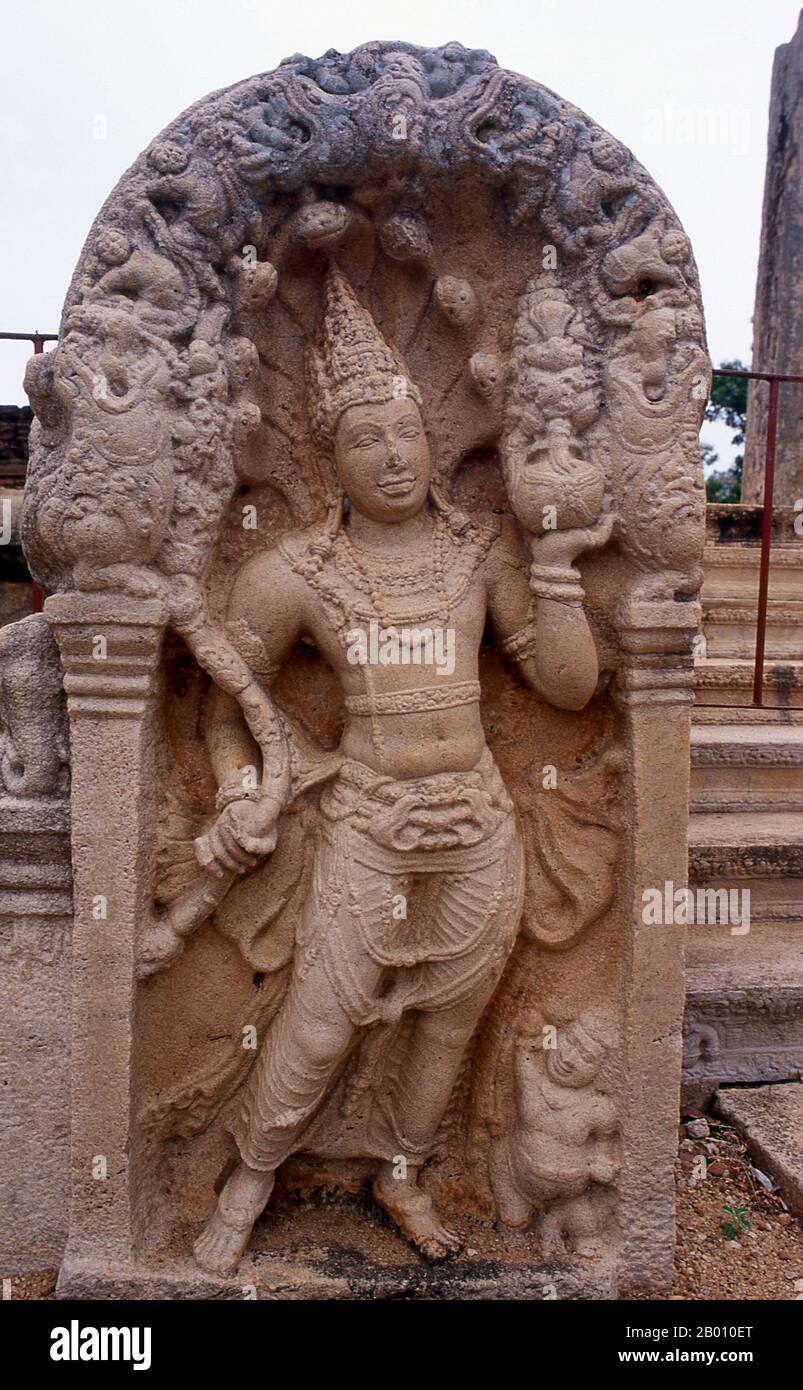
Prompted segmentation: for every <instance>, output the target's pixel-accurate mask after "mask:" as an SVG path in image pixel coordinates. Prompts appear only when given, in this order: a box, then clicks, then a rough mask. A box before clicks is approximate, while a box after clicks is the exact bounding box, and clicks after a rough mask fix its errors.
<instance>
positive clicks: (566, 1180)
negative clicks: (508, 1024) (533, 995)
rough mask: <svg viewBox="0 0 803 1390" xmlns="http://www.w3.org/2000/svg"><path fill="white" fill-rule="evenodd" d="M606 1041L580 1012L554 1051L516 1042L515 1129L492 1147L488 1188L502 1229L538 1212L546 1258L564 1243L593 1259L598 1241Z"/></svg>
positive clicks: (612, 1170)
mask: <svg viewBox="0 0 803 1390" xmlns="http://www.w3.org/2000/svg"><path fill="white" fill-rule="evenodd" d="M614 1039H615V1028H614V1026H613V1022H612V1020H611V1019H609V1018H607V1019H606V1018H605V1017H604V1015H602V1014H595V1013H592V1012H589V1013H586V1014H583V1015H582V1016H581V1017H580V1018H579V1019H576V1020H575V1021H574V1022H572V1023H570V1024H569V1025H568V1027H566V1028H564V1029H562V1030H560V1033H559V1035H558V1041H557V1045H556V1046H554V1047H551V1048H550V1047H547V1046H546V1039H545V1037H544V1036H543V1035H541V1036H535V1037H526V1036H520V1037H519V1038H518V1039H517V1041H516V1047H515V1051H514V1063H513V1073H514V1089H515V1096H516V1122H515V1128H514V1129H513V1130H511V1131H509V1132H508V1133H505V1134H502V1135H501V1136H500V1137H499V1138H498V1139H496V1140H495V1141H494V1144H493V1147H492V1151H491V1184H492V1186H493V1191H494V1196H495V1198H496V1203H497V1209H498V1211H499V1216H500V1219H501V1220H502V1221H503V1222H504V1224H505V1225H506V1226H508V1227H510V1228H511V1229H512V1230H516V1229H520V1228H522V1227H526V1226H527V1225H528V1223H529V1221H530V1219H531V1216H532V1213H533V1210H534V1209H536V1210H537V1211H539V1212H540V1221H539V1235H540V1241H541V1249H542V1253H543V1254H544V1255H546V1256H553V1257H554V1256H560V1255H561V1254H562V1253H563V1248H564V1237H568V1238H569V1239H570V1240H571V1241H572V1242H573V1245H574V1249H575V1250H576V1251H577V1253H578V1254H585V1255H593V1254H596V1253H599V1240H598V1237H599V1233H600V1231H601V1230H602V1229H603V1228H604V1227H605V1226H606V1225H607V1224H608V1223H609V1218H610V1208H611V1202H610V1193H609V1191H608V1189H609V1188H610V1186H611V1184H612V1183H613V1181H614V1179H615V1178H616V1175H617V1173H618V1171H619V1160H618V1155H617V1150H616V1137H617V1130H618V1122H617V1112H616V1105H615V1103H614V1101H613V1100H612V1099H611V1096H610V1095H608V1094H606V1093H605V1092H603V1091H601V1090H599V1089H598V1084H599V1080H600V1073H601V1072H602V1071H603V1069H604V1068H605V1065H606V1063H607V1062H608V1054H609V1053H610V1051H611V1049H612V1048H613V1046H614V1045H615V1043H614ZM608 1085H609V1086H610V1079H609V1081H608Z"/></svg>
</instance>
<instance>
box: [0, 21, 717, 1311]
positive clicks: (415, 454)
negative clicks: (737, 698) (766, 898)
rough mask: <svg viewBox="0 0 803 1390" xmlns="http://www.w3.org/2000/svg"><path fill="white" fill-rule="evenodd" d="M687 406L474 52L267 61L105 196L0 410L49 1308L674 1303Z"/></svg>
mask: <svg viewBox="0 0 803 1390" xmlns="http://www.w3.org/2000/svg"><path fill="white" fill-rule="evenodd" d="M708 381H709V368H708V359H707V354H706V349H705V338H704V329H703V317H702V310H701V305H700V292H699V284H698V278H697V271H696V268H695V264H694V259H693V256H692V252H691V248H690V245H689V242H688V239H687V238H686V236H685V235H684V233H683V230H682V228H681V227H680V226H679V224H678V221H677V218H676V217H675V214H674V213H673V211H672V209H671V208H670V206H669V205H668V203H667V201H666V199H665V197H664V196H663V194H662V193H661V191H660V190H659V189H658V188H657V187H656V185H655V183H654V182H653V180H652V179H651V178H650V176H649V174H648V173H647V172H646V171H645V170H644V169H643V168H642V167H641V165H640V164H638V162H637V161H636V160H635V159H634V158H633V156H632V154H631V153H630V152H629V151H628V150H627V149H625V148H624V147H623V146H622V145H621V144H620V143H619V142H618V141H617V140H616V139H614V138H613V137H612V136H610V135H609V134H607V133H606V132H605V131H604V130H602V129H601V128H600V127H599V126H597V125H596V124H595V122H594V121H593V120H591V119H590V118H588V117H587V116H585V115H583V113H582V112H580V111H578V110H577V109H576V108H575V107H573V106H571V105H570V104H569V103H568V102H566V101H564V100H562V99H561V98H559V97H557V96H555V94H554V93H552V92H549V91H547V90H546V89H545V88H543V87H541V86H539V85H538V84H537V83H535V82H533V81H531V80H529V79H528V78H525V77H521V76H519V75H517V74H515V73H509V72H506V71H504V70H503V69H500V68H499V67H498V66H497V64H496V62H495V61H494V60H493V59H492V58H491V57H490V56H489V55H488V54H487V53H486V52H484V51H480V50H467V49H464V48H462V47H461V46H460V45H459V44H449V45H447V46H446V47H445V48H442V49H420V48H416V47H414V46H413V45H410V44H391V43H386V42H379V43H371V44H367V45H365V46H363V47H362V48H360V49H358V50H356V51H355V52H354V53H351V54H346V55H341V54H337V53H335V52H329V53H328V54H327V55H325V56H324V57H323V58H321V59H318V60H312V59H309V58H304V57H300V56H298V55H296V56H295V57H293V58H291V59H289V60H287V61H286V62H285V63H283V64H282V65H281V66H280V67H279V68H278V69H277V70H276V71H275V72H272V73H266V74H263V75H261V76H258V77H253V78H249V79H247V80H246V81H244V82H241V83H239V84H237V85H235V86H234V87H231V88H229V89H228V90H226V91H223V92H218V93H216V94H214V95H212V96H210V97H207V98H205V99H204V100H203V101H200V102H198V103H197V104H196V105H195V106H193V107H192V108H190V110H188V111H186V112H184V113H183V114H182V115H181V116H179V117H178V118H177V119H176V120H175V121H174V122H173V123H172V124H171V125H170V126H169V127H168V128H167V129H166V130H165V131H164V132H163V133H162V134H161V135H159V136H158V137H157V138H156V139H155V140H154V141H153V143H152V144H151V145H150V146H149V147H148V148H147V150H146V151H145V152H144V153H143V154H142V155H141V156H140V158H139V159H138V160H137V161H136V163H135V164H134V165H133V167H132V168H131V169H130V170H129V171H128V173H127V174H125V176H124V177H123V179H122V180H121V182H120V183H119V185H118V186H117V188H116V189H115V190H114V192H113V193H112V194H111V196H110V198H109V199H108V200H107V202H106V203H105V204H104V207H103V209H102V211H101V212H100V214H99V216H98V218H97V221H96V222H95V224H94V226H93V227H92V229H91V231H90V234H89V237H88V240H87V243H86V246H85V248H84V250H83V252H82V254H81V257H80V260H79V263H78V266H77V268H76V272H75V276H74V278H73V281H72V284H71V286H70V290H69V293H68V296H67V301H66V304H65V308H64V315H63V319H62V323H61V333H60V338H59V344H58V348H57V349H56V350H55V351H54V352H52V353H48V354H46V355H44V356H41V357H38V358H36V359H34V361H33V362H32V363H31V364H30V367H29V370H28V375H27V385H28V391H29V394H30V398H31V402H32V404H33V407H34V411H35V415H36V420H35V423H34V425H33V428H32V434H31V464H30V471H29V476H28V483H27V488H26V500H25V506H24V512H23V518H22V534H23V542H24V545H25V550H26V554H27V557H28V560H29V563H30V565H31V569H32V572H33V573H34V574H35V576H36V578H37V580H38V582H39V583H40V584H41V585H42V587H43V588H44V590H45V592H46V593H47V595H48V597H47V600H46V603H45V610H44V611H45V620H46V622H47V624H48V625H49V629H50V631H51V632H52V634H53V638H54V640H55V643H56V644H57V647H58V651H59V654H60V660H61V669H62V673H63V691H64V697H65V698H66V708H67V717H68V720H69V774H70V784H69V823H70V828H71V875H70V876H71V886H72V899H73V934H72V947H71V949H72V967H73V969H72V979H73V987H72V1025H71V1029H72V1031H71V1058H70V1071H71V1112H70V1127H71V1170H70V1192H71V1198H70V1214H69V1232H68V1239H67V1246H66V1252H65V1255H64V1259H63V1262H62V1266H61V1274H60V1280H59V1292H60V1293H61V1294H62V1295H63V1296H76V1297H101V1298H106V1297H116V1296H122V1295H134V1296H139V1297H153V1296H156V1297H174V1296H175V1297H192V1296H197V1297H208V1296H220V1297H232V1298H239V1297H242V1296H243V1288H244V1287H245V1286H247V1287H248V1288H249V1289H252V1290H254V1291H255V1292H256V1295H257V1296H259V1297H265V1298H282V1297H288V1298H289V1297H321V1296H336V1297H343V1298H354V1297H356V1298H359V1297H369V1296H370V1297H375V1296H378V1295H379V1296H385V1295H388V1296H390V1295H395V1294H398V1293H400V1292H402V1291H404V1290H412V1291H413V1292H414V1293H415V1292H420V1293H422V1294H425V1295H427V1296H432V1295H433V1294H435V1295H438V1294H444V1293H449V1292H452V1293H457V1295H458V1296H460V1297H475V1296H482V1297H487V1296H489V1294H490V1295H491V1296H506V1297H522V1298H545V1297H553V1296H554V1297H574V1298H591V1297H594V1298H606V1297H613V1296H618V1295H621V1294H623V1293H625V1292H628V1291H640V1292H649V1291H658V1290H665V1289H666V1288H667V1287H668V1286H669V1284H670V1281H671V1273H672V1254H673V1242H674V1211H673V1192H674V1183H673V1160H674V1157H675V1149H676V1124H677V1113H678V1100H679V1086H680V1066H681V1024H682V1016H683V994H684V980H683V936H684V928H683V926H682V925H679V924H678V922H677V920H676V919H675V917H674V916H673V915H672V914H671V913H670V919H668V920H667V921H666V922H663V921H656V919H655V917H654V915H653V916H649V917H648V916H647V915H646V914H645V912H644V902H645V897H649V898H650V899H655V898H656V896H657V895H658V894H660V895H661V900H663V899H664V897H666V900H667V901H670V902H671V901H672V895H673V893H675V892H676V891H677V889H678V888H680V887H682V886H683V885H684V884H685V881H686V822H687V801H688V779H689V710H690V705H691V700H692V657H691V649H692V642H693V639H694V636H695V633H696V631H697V627H698V624H699V617H700V610H699V605H698V602H697V596H698V593H699V588H700V584H701V580H702V569H701V558H702V551H703V540H704V495H703V486H702V478H701V471H700V462H699V450H698V446H697V435H698V430H699V425H700V419H701V415H702V411H703V408H704V405H705V401H706V398H707V394H708ZM31 640H32V641H33V633H31ZM37 640H38V639H37ZM15 641H17V646H21V647H22V648H23V649H24V648H25V645H26V638H25V636H24V634H23V635H22V636H20V637H19V639H15ZM15 650H16V648H15ZM23 655H24V652H23ZM22 659H23V658H22V657H19V655H16V656H14V657H13V658H12V664H11V667H10V669H11V671H12V685H13V672H14V671H15V670H16V669H17V668H16V666H15V665H14V663H15V662H18V661H20V660H22ZM36 717H37V716H36V713H35V701H32V702H31V713H30V719H31V720H35V719H36ZM14 719H15V720H16V725H15V728H16V729H17V733H16V734H14V733H13V731H12V742H11V745H10V747H11V752H10V754H9V766H10V767H11V768H12V772H13V770H14V768H15V767H16V763H15V762H14V759H15V757H16V758H17V762H18V761H19V756H18V755H17V754H16V753H15V752H14V748H16V747H17V746H18V744H20V745H21V744H22V743H24V741H25V729H26V714H25V710H24V709H21V708H20V706H19V702H18V703H17V705H16V706H15V714H14ZM57 772H58V769H54V770H53V775H56V773H57ZM50 794H51V792H50V790H49V789H48V787H46V786H45V787H43V789H42V791H41V795H42V796H43V797H44V796H46V795H50ZM36 795H40V793H39V792H36ZM44 815H45V810H44V803H43V804H42V816H43V817H44ZM656 890H657V892H656ZM3 911H5V907H4V908H3ZM35 987H36V988H44V984H43V977H40V978H39V979H37V980H36V985H35ZM26 1180H27V1179H26V1177H25V1175H24V1174H22V1175H21V1177H20V1181H21V1182H22V1183H23V1184H24V1182H25V1181H26ZM321 1196H325V1197H326V1198H327V1201H326V1202H325V1203H324V1204H323V1205H321V1204H320V1203H319V1202H318V1200H317V1199H319V1198H320V1197H321Z"/></svg>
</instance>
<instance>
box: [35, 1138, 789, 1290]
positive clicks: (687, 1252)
mask: <svg viewBox="0 0 803 1390" xmlns="http://www.w3.org/2000/svg"><path fill="white" fill-rule="evenodd" d="M691 1119H692V1121H694V1120H695V1119H697V1120H698V1121H699V1120H701V1119H703V1117H702V1116H699V1115H695V1114H694V1112H692V1115H691ZM704 1127H707V1129H708V1134H707V1135H705V1136H703V1137H701V1138H696V1139H692V1138H690V1137H689V1136H688V1133H687V1130H686V1127H685V1126H681V1129H680V1146H679V1150H678V1163H677V1170H676V1176H677V1184H678V1185H677V1221H678V1240H677V1249H676V1254H675V1280H674V1284H673V1286H672V1292H671V1294H669V1295H666V1297H668V1298H671V1299H693V1300H695V1301H697V1300H702V1301H705V1300H706V1299H746V1298H748V1299H749V1298H755V1299H768V1300H780V1299H790V1298H792V1299H801V1300H803V1227H801V1224H800V1222H799V1221H797V1220H796V1219H795V1218H794V1217H793V1216H791V1215H790V1213H789V1212H788V1211H787V1210H786V1209H785V1207H784V1204H783V1202H782V1201H781V1199H780V1198H779V1197H778V1196H777V1194H776V1193H774V1192H772V1191H768V1190H767V1189H766V1188H765V1187H764V1186H763V1185H762V1182H761V1181H760V1179H759V1178H758V1177H757V1176H756V1171H757V1170H756V1169H754V1168H753V1167H752V1166H751V1163H750V1157H749V1155H748V1153H747V1150H746V1148H745V1145H744V1142H743V1141H742V1139H741V1138H740V1136H739V1135H738V1134H737V1132H736V1130H734V1129H731V1128H730V1126H729V1125H726V1124H723V1123H721V1122H720V1121H718V1120H715V1119H713V1118H711V1117H710V1116H705V1117H704ZM703 1170H704V1176H703V1175H702V1172H703ZM725 1208H730V1209H731V1210H730V1212H727V1211H726V1210H725ZM733 1212H736V1213H737V1214H736V1215H735V1216H734V1215H733V1214H732V1213H733ZM739 1212H741V1213H743V1214H742V1215H739V1214H738V1213H739ZM729 1222H730V1223H731V1224H734V1223H735V1226H736V1228H737V1233H736V1234H734V1232H732V1231H728V1230H726V1224H727V1223H729ZM55 1285H56V1270H54V1269H53V1270H44V1271H40V1272H39V1273H36V1274H19V1275H16V1276H14V1277H12V1280H11V1287H12V1298H29V1299H30V1298H32V1299H42V1300H46V1299H52V1298H54V1297H55V1293H54V1290H55Z"/></svg>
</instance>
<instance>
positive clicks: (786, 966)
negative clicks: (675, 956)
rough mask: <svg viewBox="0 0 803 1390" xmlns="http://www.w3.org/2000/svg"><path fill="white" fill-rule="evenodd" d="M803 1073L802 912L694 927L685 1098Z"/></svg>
mask: <svg viewBox="0 0 803 1390" xmlns="http://www.w3.org/2000/svg"><path fill="white" fill-rule="evenodd" d="M801 1072H803V915H802V916H801V917H799V918H797V919H792V920H790V921H787V922H784V923H779V922H766V921H753V922H751V925H750V931H749V932H748V933H747V934H746V935H743V936H734V935H731V933H730V931H729V929H728V927H727V926H706V927H698V928H692V929H691V930H690V932H689V937H688V949H687V955H686V1015H685V1019H684V1024H683V1099H684V1103H685V1104H686V1105H689V1106H700V1107H702V1106H704V1105H706V1104H707V1103H708V1101H709V1100H710V1098H711V1096H712V1095H713V1094H714V1092H715V1091H716V1090H717V1088H718V1087H719V1086H720V1085H723V1084H730V1085H733V1084H737V1083H756V1082H762V1081H794V1080H797V1078H798V1076H799V1075H800V1074H801Z"/></svg>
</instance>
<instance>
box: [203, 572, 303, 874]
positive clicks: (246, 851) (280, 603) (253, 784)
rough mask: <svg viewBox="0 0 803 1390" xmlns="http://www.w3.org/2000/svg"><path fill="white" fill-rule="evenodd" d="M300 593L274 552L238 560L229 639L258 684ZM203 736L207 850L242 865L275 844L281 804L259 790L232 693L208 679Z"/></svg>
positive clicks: (268, 677)
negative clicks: (213, 812) (210, 786)
mask: <svg viewBox="0 0 803 1390" xmlns="http://www.w3.org/2000/svg"><path fill="white" fill-rule="evenodd" d="M305 620H306V594H305V592H304V585H303V581H301V580H300V579H299V578H298V576H297V575H295V574H294V573H293V571H292V570H291V569H290V567H289V565H288V564H287V562H286V561H285V560H284V559H283V557H282V555H281V554H280V552H278V551H276V550H273V551H269V552H268V553H267V554H265V555H260V556H257V557H256V558H255V559H254V560H252V561H250V562H249V563H248V564H246V565H244V566H243V568H242V569H241V570H240V573H239V574H238V576H237V579H236V581H235V584H234V588H233V590H232V593H231V597H230V599H229V605H228V613H227V622H226V631H227V636H228V637H229V640H230V641H231V642H232V644H233V645H234V646H235V648H236V649H237V650H238V651H239V653H240V655H241V656H242V657H243V659H244V660H245V661H246V662H247V663H248V665H249V666H250V668H251V670H252V671H253V673H254V675H255V676H256V678H257V679H258V681H259V683H260V684H261V685H262V686H263V688H265V689H267V688H268V687H269V686H270V685H271V683H272V682H273V680H274V679H275V677H276V675H277V673H278V671H279V669H280V667H281V665H282V662H283V661H284V659H285V657H286V656H287V655H288V653H289V652H290V650H291V649H292V647H293V646H294V644H295V642H296V641H297V640H298V638H299V637H300V636H301V634H302V632H303V631H304V629H305ZM206 743H207V747H208V749H209V755H210V759H211V762H212V767H213V769H214V773H215V777H216V779H217V783H218V787H219V791H218V799H217V804H218V808H219V810H220V814H219V816H218V819H217V821H216V823H215V825H214V827H213V828H212V830H211V831H210V832H209V833H208V834H207V836H206V850H207V852H208V854H210V855H211V857H212V859H213V860H214V861H215V862H216V863H217V866H218V868H219V869H230V870H234V871H235V872H242V871H243V869H245V868H247V867H250V866H251V865H252V864H253V863H254V862H255V856H257V857H258V856H259V855H261V854H264V853H269V852H270V850H271V849H272V848H273V845H274V844H275V826H276V821H277V818H278V816H279V813H280V812H281V809H282V806H281V804H280V803H279V802H277V801H275V800H274V799H273V798H272V797H271V796H270V795H265V793H264V790H263V791H259V790H258V789H259V787H260V784H261V781H262V771H263V769H262V756H261V753H260V750H259V748H258V746H257V743H256V741H255V739H254V738H253V736H252V734H251V732H250V730H249V728H248V725H247V724H246V721H245V718H244V715H243V711H242V708H241V706H240V705H239V704H238V702H237V700H236V699H235V698H234V696H232V695H230V694H228V693H227V692H226V691H223V690H221V689H220V688H219V687H218V686H213V688H212V692H211V694H210V698H209V703H208V705H207V711H206Z"/></svg>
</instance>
